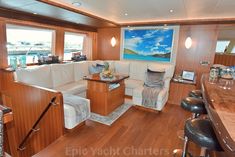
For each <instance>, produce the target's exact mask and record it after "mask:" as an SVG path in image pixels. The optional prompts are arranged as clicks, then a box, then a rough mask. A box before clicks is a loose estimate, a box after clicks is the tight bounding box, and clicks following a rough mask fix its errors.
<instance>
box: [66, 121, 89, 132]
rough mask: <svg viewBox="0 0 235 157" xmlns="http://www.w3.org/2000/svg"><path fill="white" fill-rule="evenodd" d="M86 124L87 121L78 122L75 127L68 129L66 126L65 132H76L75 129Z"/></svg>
mask: <svg viewBox="0 0 235 157" xmlns="http://www.w3.org/2000/svg"><path fill="white" fill-rule="evenodd" d="M84 125H86V121H83V122H82V123H80V124H78V125H77V126H76V127H74V128H73V129H67V128H65V133H71V132H74V131H75V130H78V129H80V128H81V127H82V126H84Z"/></svg>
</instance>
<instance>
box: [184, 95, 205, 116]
mask: <svg viewBox="0 0 235 157" xmlns="http://www.w3.org/2000/svg"><path fill="white" fill-rule="evenodd" d="M181 107H182V108H183V109H185V110H187V111H190V112H191V113H193V116H192V118H197V117H199V116H200V115H201V114H206V113H207V111H206V108H205V104H204V102H203V100H202V99H200V98H195V97H187V98H185V99H183V100H182V101H181Z"/></svg>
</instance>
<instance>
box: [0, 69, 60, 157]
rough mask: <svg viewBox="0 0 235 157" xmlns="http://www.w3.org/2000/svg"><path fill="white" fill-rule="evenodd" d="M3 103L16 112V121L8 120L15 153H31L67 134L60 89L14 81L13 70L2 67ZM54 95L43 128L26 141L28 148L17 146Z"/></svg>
mask: <svg viewBox="0 0 235 157" xmlns="http://www.w3.org/2000/svg"><path fill="white" fill-rule="evenodd" d="M2 73H3V75H2V76H3V82H4V84H3V85H4V86H3V88H2V94H3V104H4V105H6V106H8V107H10V108H11V109H12V112H13V121H12V122H10V123H7V124H6V129H7V138H8V141H9V146H10V154H11V156H14V157H30V156H32V155H33V154H36V153H37V152H39V151H40V150H42V149H44V148H45V147H47V146H48V145H49V144H51V143H52V142H54V141H55V140H56V139H58V138H59V137H61V136H62V135H63V134H64V114H63V98H62V94H61V93H60V92H56V91H53V90H49V89H44V88H38V87H35V86H29V85H26V84H23V83H17V82H14V81H13V80H14V78H13V73H12V72H7V71H2ZM53 97H56V103H57V105H56V106H51V108H50V109H49V110H48V112H47V113H46V114H45V116H44V117H43V119H42V120H41V122H40V123H39V124H38V128H39V129H40V130H39V131H37V132H33V133H32V135H31V136H30V137H29V139H28V140H27V141H26V143H25V146H26V149H25V150H23V151H19V150H17V148H18V147H19V144H20V143H21V141H22V140H23V138H24V137H25V136H26V134H27V133H28V131H29V130H30V129H31V128H32V126H33V124H34V123H35V122H36V120H37V119H38V118H39V116H40V114H41V113H42V111H43V110H44V109H45V108H46V106H47V105H48V103H49V102H50V101H51V99H52V98H53Z"/></svg>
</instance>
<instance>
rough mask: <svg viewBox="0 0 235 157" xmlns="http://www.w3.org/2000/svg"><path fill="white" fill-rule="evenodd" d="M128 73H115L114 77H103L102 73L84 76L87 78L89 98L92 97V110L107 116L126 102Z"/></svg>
mask: <svg viewBox="0 0 235 157" xmlns="http://www.w3.org/2000/svg"><path fill="white" fill-rule="evenodd" d="M128 77H129V76H127V75H115V76H114V78H113V79H103V78H101V77H100V74H93V75H89V76H86V77H84V79H85V80H87V98H88V99H90V104H91V112H94V113H97V114H100V115H103V116H107V115H109V114H110V113H111V112H113V111H114V110H115V109H116V108H117V107H119V106H120V105H122V104H124V99H125V84H124V80H125V79H126V78H128Z"/></svg>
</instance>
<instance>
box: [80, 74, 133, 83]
mask: <svg viewBox="0 0 235 157" xmlns="http://www.w3.org/2000/svg"><path fill="white" fill-rule="evenodd" d="M128 77H129V76H128V75H114V78H113V79H102V78H101V77H100V74H93V75H88V76H85V77H84V78H83V79H84V80H89V81H97V82H103V83H117V82H120V81H122V80H124V79H126V78H128Z"/></svg>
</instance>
